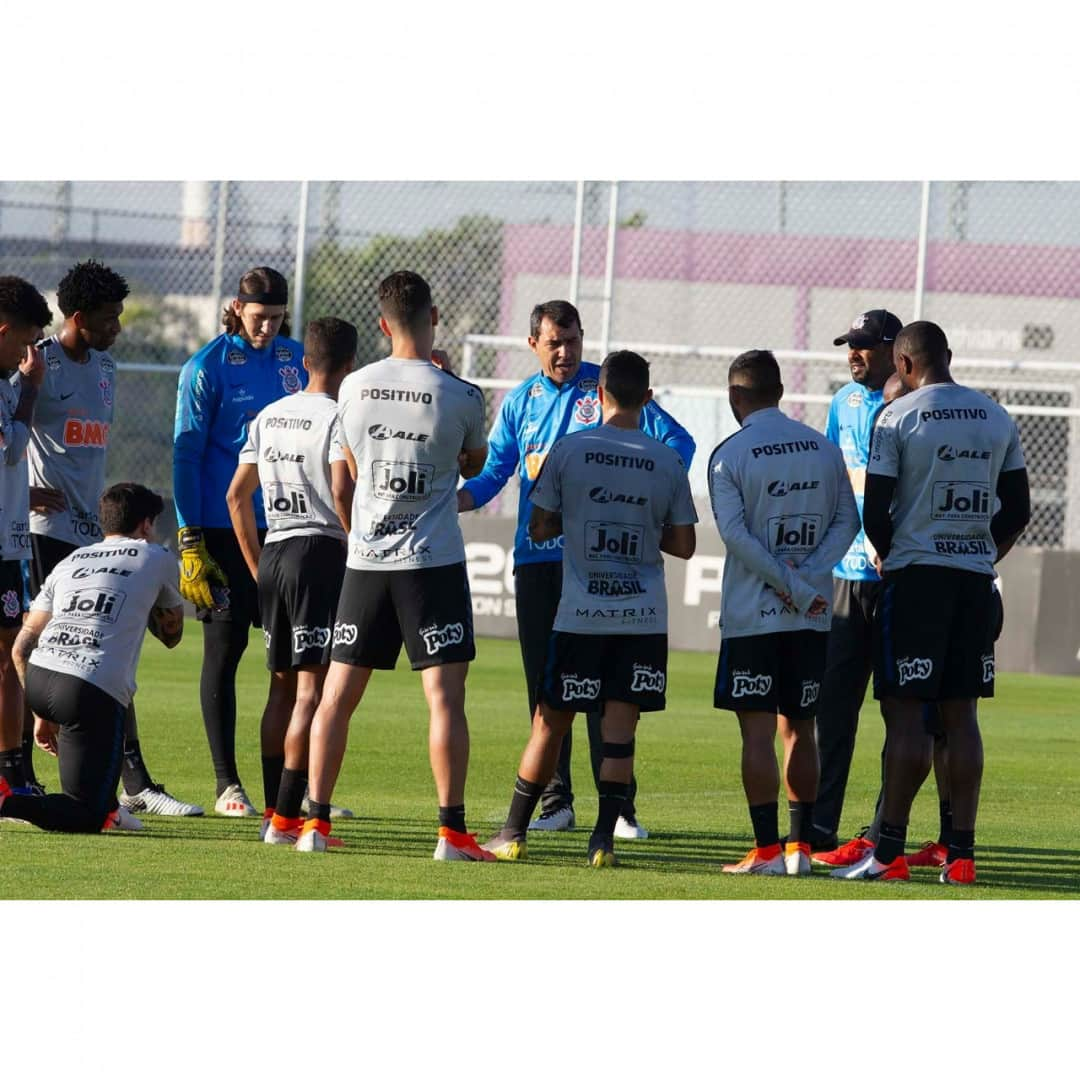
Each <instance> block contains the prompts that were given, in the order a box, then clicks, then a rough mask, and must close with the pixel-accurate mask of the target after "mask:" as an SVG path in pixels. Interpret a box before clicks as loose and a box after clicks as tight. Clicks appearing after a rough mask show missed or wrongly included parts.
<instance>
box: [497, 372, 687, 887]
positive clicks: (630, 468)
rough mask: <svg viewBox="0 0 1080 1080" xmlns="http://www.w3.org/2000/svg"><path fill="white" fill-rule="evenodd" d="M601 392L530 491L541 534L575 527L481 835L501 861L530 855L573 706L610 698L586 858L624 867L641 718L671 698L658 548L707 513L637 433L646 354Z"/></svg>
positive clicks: (603, 380) (676, 465) (678, 465)
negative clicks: (536, 682)
mask: <svg viewBox="0 0 1080 1080" xmlns="http://www.w3.org/2000/svg"><path fill="white" fill-rule="evenodd" d="M598 395H599V400H600V407H601V409H602V411H603V423H602V424H601V425H600V427H598V428H590V429H587V430H584V431H578V432H574V433H573V434H570V435H566V436H564V437H563V438H562V439H560V440H558V441H557V442H556V443H555V444H554V446H553V447H552V449H551V452H550V454H549V455H548V458H547V460H546V461H545V462H544V467H543V469H542V470H541V472H540V476H539V479H538V480H537V482H536V486H535V488H534V489H533V491H532V493H531V495H530V498H531V500H532V502H533V510H532V514H531V517H530V519H529V535H530V536H531V537H532V539H533V540H534V541H535V542H536V543H541V542H543V541H545V540H550V539H552V538H554V537H556V536H559V535H560V534H563V535H564V536H565V546H564V551H563V577H562V593H561V596H560V599H559V608H558V611H557V612H556V615H555V623H554V629H553V633H552V635H551V639H550V641H549V644H548V655H547V663H546V665H545V667H544V674H543V676H542V678H541V685H540V686H539V688H538V689H539V692H538V695H537V696H538V700H539V705H538V706H537V710H536V713H535V715H534V717H533V727H532V734H531V735H530V737H529V742H528V744H527V745H526V747H525V752H524V754H523V755H522V757H521V764H520V765H519V766H518V776H517V782H516V784H515V785H514V795H513V799H512V801H511V803H510V813H509V815H508V817H507V819H506V824H505V825H504V826H503V828H502V829H501V830H500V831H499V832H498V833H497V834H496V835H495V836H493V837H492V838H491V840H489V841H488V842H487V843H486V844H485V845H484V848H485V849H486V850H487V851H490V852H492V853H493V854H494V855H495V856H496V858H498V859H501V860H516V859H522V858H524V857H525V853H526V847H525V833H526V830H527V829H528V826H529V820H530V818H531V817H532V814H533V811H534V810H535V808H536V805H537V803H538V802H539V801H540V796H541V794H542V793H543V791H544V788H545V786H546V785H547V783H548V782H549V781H550V780H551V778H552V776H553V775H554V773H555V768H556V765H557V764H558V760H559V750H560V748H561V746H562V741H563V737H564V736H565V735H566V733H567V732H568V731H569V730H570V725H571V723H572V722H573V719H574V714H575V713H578V712H590V711H592V710H594V709H597V708H598V707H599V708H600V709H601V710H602V717H601V738H602V742H603V761H602V763H601V766H600V782H599V793H600V811H599V815H598V817H597V821H596V827H595V828H594V829H593V833H592V836H591V837H590V839H589V865H590V866H595V867H605V866H614V865H615V850H614V833H615V825H616V822H617V821H618V818H619V814H620V812H621V810H622V807H623V804H624V802H625V800H626V797H627V793H628V791H629V788H630V781H631V777H632V776H633V772H634V734H635V732H636V730H637V723H638V716H639V714H640V713H642V712H656V711H659V710H661V709H663V708H664V692H665V689H666V687H667V592H666V590H665V586H664V561H663V559H662V558H661V555H660V553H661V552H662V551H663V552H667V553H668V554H669V555H674V556H676V557H677V558H680V559H689V558H690V556H691V555H693V554H694V545H695V533H694V523H695V522H696V521H697V514H696V512H695V511H694V501H693V498H692V497H691V494H690V484H689V481H688V480H687V477H686V470H685V469H684V468H683V464H682V460H681V459H680V457H679V455H678V454H677V453H676V452H675V451H674V450H673V449H671V448H670V447H668V446H665V445H663V444H662V443H660V442H657V441H656V440H655V439H653V438H650V437H649V436H648V435H646V434H644V433H643V432H642V431H641V430H640V419H641V410H642V409H643V408H644V406H645V405H646V403H647V402H648V401H649V400H650V399H651V398H652V391H651V390H650V389H649V365H648V363H647V362H646V361H645V360H644V359H643V358H642V357H640V356H638V355H637V353H632V352H626V351H622V352H614V353H611V354H610V355H609V356H608V357H607V358H606V359H605V360H604V363H603V365H602V366H601V368H600V379H599V387H598Z"/></svg>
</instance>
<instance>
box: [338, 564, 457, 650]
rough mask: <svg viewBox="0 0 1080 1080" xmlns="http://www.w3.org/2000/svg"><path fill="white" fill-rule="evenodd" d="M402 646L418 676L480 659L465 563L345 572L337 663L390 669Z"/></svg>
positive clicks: (339, 610)
mask: <svg viewBox="0 0 1080 1080" xmlns="http://www.w3.org/2000/svg"><path fill="white" fill-rule="evenodd" d="M402 642H404V644H405V652H406V653H407V654H408V657H409V662H410V664H411V665H412V669H413V671H420V670H422V669H423V668H429V667H437V666H438V665H440V664H458V663H464V662H467V661H469V660H474V659H475V658H476V644H475V642H474V641H473V622H472V596H471V594H470V592H469V578H468V576H467V575H466V573H465V564H464V563H463V562H461V563H452V564H451V565H449V566H427V567H423V568H421V569H418V570H353V569H351V568H350V569H347V570H346V571H345V583H344V585H342V587H341V599H340V600H339V601H338V610H337V619H336V621H335V622H334V650H333V652H332V653H331V654H330V658H331V659H332V660H336V661H338V662H340V663H342V664H351V665H352V666H353V667H366V668H379V669H380V670H386V671H388V670H390V669H391V668H393V667H394V665H395V664H396V663H397V658H398V653H399V652H400V651H401V645H402Z"/></svg>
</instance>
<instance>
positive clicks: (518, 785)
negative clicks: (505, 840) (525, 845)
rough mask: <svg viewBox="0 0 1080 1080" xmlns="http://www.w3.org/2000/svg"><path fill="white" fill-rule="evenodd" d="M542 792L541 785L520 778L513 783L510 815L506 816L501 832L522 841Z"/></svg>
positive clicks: (542, 786) (542, 787)
mask: <svg viewBox="0 0 1080 1080" xmlns="http://www.w3.org/2000/svg"><path fill="white" fill-rule="evenodd" d="M543 791H544V785H543V784H534V783H533V782H532V781H531V780H522V779H521V777H520V776H519V777H518V778H517V780H515V781H514V797H513V798H512V799H511V800H510V813H509V814H507V815H506V824H505V825H504V826H503V832H505V833H509V834H512V835H513V837H514V838H515V839H518V840H522V839H524V837H525V832H526V830H527V829H528V827H529V822H530V821H531V820H532V816H533V811H534V810H535V809H536V804H537V803H538V802H539V801H540V796H541V795H542V794H543Z"/></svg>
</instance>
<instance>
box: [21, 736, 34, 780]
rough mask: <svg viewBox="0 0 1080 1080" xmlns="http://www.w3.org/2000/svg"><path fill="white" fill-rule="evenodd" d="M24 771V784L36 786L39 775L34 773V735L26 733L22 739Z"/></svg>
mask: <svg viewBox="0 0 1080 1080" xmlns="http://www.w3.org/2000/svg"><path fill="white" fill-rule="evenodd" d="M22 769H23V783H24V784H30V785H33V784H36V783H37V782H38V778H37V775H36V774H35V773H34V733H33V732H32V731H30V732H24V733H23V737H22Z"/></svg>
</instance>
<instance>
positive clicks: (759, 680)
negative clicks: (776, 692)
mask: <svg viewBox="0 0 1080 1080" xmlns="http://www.w3.org/2000/svg"><path fill="white" fill-rule="evenodd" d="M771 689H772V676H771V675H736V676H735V679H734V682H733V683H732V687H731V696H732V697H764V696H765V695H766V694H767V693H768V692H769V691H770V690H771Z"/></svg>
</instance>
